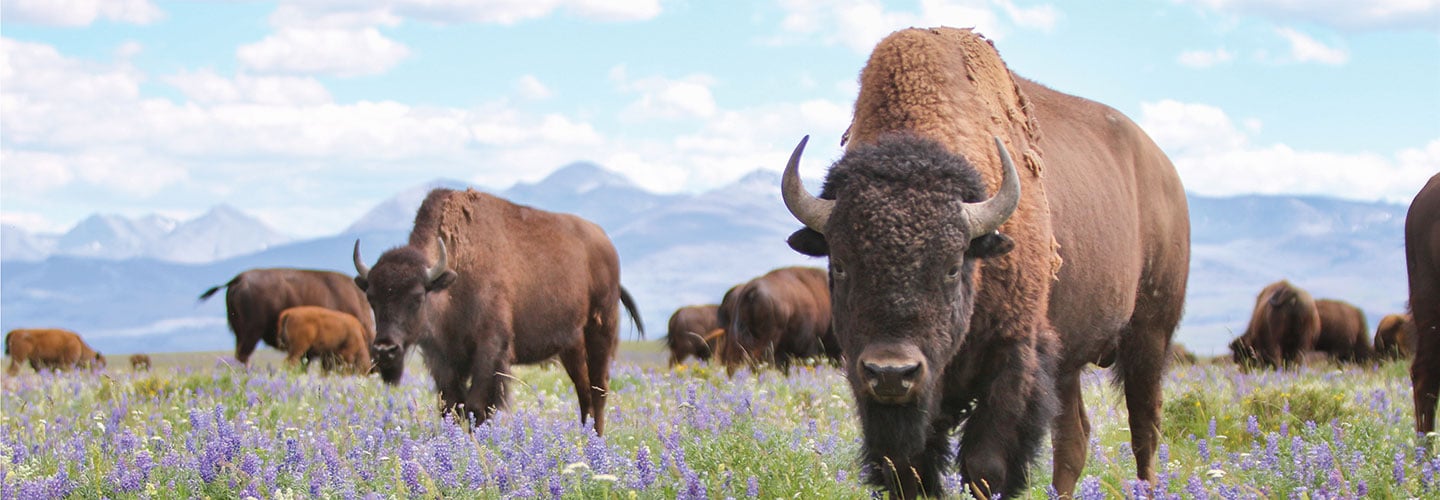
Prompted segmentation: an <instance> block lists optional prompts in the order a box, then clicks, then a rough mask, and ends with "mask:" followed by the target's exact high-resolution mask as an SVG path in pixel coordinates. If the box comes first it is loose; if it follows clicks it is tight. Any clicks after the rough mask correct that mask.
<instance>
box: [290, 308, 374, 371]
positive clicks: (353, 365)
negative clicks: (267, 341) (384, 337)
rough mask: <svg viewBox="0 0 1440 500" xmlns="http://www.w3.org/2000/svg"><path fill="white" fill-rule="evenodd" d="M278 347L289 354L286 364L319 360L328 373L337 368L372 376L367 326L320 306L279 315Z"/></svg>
mask: <svg viewBox="0 0 1440 500" xmlns="http://www.w3.org/2000/svg"><path fill="white" fill-rule="evenodd" d="M276 332H277V333H276V336H275V340H277V341H278V342H277V344H278V345H277V347H279V348H281V349H284V350H285V352H286V353H287V354H288V355H287V356H286V357H285V362H286V363H287V364H289V365H290V366H297V365H299V364H300V362H301V359H302V358H303V359H306V360H308V359H310V358H315V357H319V358H320V359H321V367H322V368H323V369H324V371H325V372H326V373H328V372H330V370H332V369H334V368H335V367H336V366H337V365H338V366H342V367H346V368H348V369H349V370H348V371H349V372H350V373H355V374H361V375H363V374H366V373H369V372H370V341H369V339H368V338H367V337H368V335H366V332H367V330H366V329H365V325H362V324H360V320H359V319H357V318H356V317H355V316H354V315H352V314H350V313H343V312H340V311H336V310H334V309H326V308H324V307H318V306H297V307H291V308H289V309H286V310H284V311H281V312H280V319H279V324H278V326H277V327H276Z"/></svg>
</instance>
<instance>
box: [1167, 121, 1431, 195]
mask: <svg viewBox="0 0 1440 500" xmlns="http://www.w3.org/2000/svg"><path fill="white" fill-rule="evenodd" d="M1246 121H1247V122H1252V123H1247V124H1246V125H1245V126H1244V127H1243V128H1244V129H1245V131H1241V129H1240V128H1237V127H1236V126H1235V123H1234V122H1233V121H1232V120H1231V118H1230V117H1229V116H1228V115H1227V114H1226V113H1225V112H1224V111H1223V110H1221V109H1219V108H1216V107H1214V106H1209V105H1204V104H1194V103H1181V102H1176V101H1170V100H1166V101H1160V102H1155V103H1144V104H1142V105H1141V118H1140V120H1139V123H1140V125H1141V127H1142V128H1144V129H1145V131H1146V132H1147V133H1148V134H1150V137H1151V138H1153V139H1155V142H1156V143H1158V144H1159V145H1160V147H1161V148H1162V149H1164V150H1165V152H1166V154H1168V155H1169V156H1170V160H1171V161H1172V162H1174V163H1175V168H1176V169H1177V170H1179V172H1180V179H1181V180H1182V181H1183V182H1184V183H1185V188H1186V189H1187V190H1190V191H1193V192H1197V193H1200V194H1206V195H1232V194H1243V193H1266V194H1281V193H1285V194H1322V195H1330V196H1340V197H1344V198H1351V199H1359V200H1377V199H1384V200H1387V201H1390V202H1396V203H1408V202H1409V200H1410V198H1411V197H1413V196H1414V195H1415V191H1416V190H1418V189H1419V186H1422V185H1424V183H1425V181H1426V180H1428V179H1429V178H1430V176H1431V175H1434V174H1435V168H1436V167H1435V166H1436V165H1440V138H1437V139H1435V140H1432V141H1430V142H1429V143H1428V144H1426V145H1425V146H1423V147H1420V148H1409V149H1404V150H1401V151H1397V152H1395V153H1394V154H1392V155H1390V156H1386V155H1381V154H1375V153H1335V152H1326V151H1301V150H1296V149H1294V148H1292V147H1290V146H1288V145H1285V144H1278V143H1277V144H1269V145H1257V144H1252V143H1251V140H1250V137H1251V135H1250V134H1253V133H1255V131H1256V130H1258V128H1259V124H1258V123H1253V122H1254V120H1246Z"/></svg>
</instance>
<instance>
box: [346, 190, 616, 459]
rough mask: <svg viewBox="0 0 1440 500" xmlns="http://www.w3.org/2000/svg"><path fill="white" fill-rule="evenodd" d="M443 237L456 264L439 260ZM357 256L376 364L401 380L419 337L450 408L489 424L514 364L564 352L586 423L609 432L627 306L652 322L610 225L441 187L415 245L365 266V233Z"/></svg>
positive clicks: (429, 200)
mask: <svg viewBox="0 0 1440 500" xmlns="http://www.w3.org/2000/svg"><path fill="white" fill-rule="evenodd" d="M437 239H438V240H443V241H444V244H445V247H444V248H445V249H446V255H447V256H448V263H449V264H448V269H447V268H438V263H433V264H432V262H433V261H432V257H431V256H437V257H435V258H438V255H439V251H440V250H439V246H438V245H437V244H436V241H437ZM354 257H355V265H356V270H357V271H359V273H360V276H359V277H357V278H356V280H355V282H356V284H357V285H359V286H360V288H361V289H364V290H366V294H367V297H368V299H369V301H370V304H371V305H372V306H373V307H374V308H375V315H376V323H377V326H378V330H377V332H376V336H375V342H374V343H375V351H376V364H377V368H378V369H379V371H380V372H381V375H382V377H383V378H384V379H385V380H386V381H387V382H389V383H396V382H398V381H399V378H400V376H401V374H402V371H403V369H404V357H405V356H404V354H405V352H406V350H407V349H409V348H410V347H411V346H419V347H420V351H421V354H423V355H424V358H425V364H426V366H427V367H429V369H430V375H431V376H432V377H433V378H434V379H435V388H436V390H438V391H439V392H440V398H441V400H442V406H441V411H442V412H445V413H449V412H451V411H455V410H457V409H460V407H461V406H462V405H463V410H464V412H465V413H466V414H467V416H468V417H469V418H471V419H473V421H474V422H476V423H478V422H482V421H484V420H485V419H486V418H488V417H489V415H490V413H491V412H492V411H493V410H495V409H498V408H501V407H503V406H504V405H505V404H506V402H507V396H506V391H505V387H506V382H507V381H506V380H505V378H507V377H509V374H510V365H511V363H520V364H532V363H538V362H540V361H543V360H545V359H547V358H550V357H552V356H556V355H559V357H560V363H561V364H562V365H564V366H565V371H566V373H567V374H568V375H569V376H570V380H571V382H573V383H574V384H575V393H576V398H577V399H578V400H579V403H580V421H581V422H582V423H583V422H585V421H586V419H587V417H590V418H594V421H595V431H596V433H599V434H603V433H604V430H605V401H606V398H607V397H608V395H609V383H610V363H611V361H612V360H613V359H614V355H615V348H616V346H617V343H618V342H619V333H618V332H619V327H620V315H619V305H620V303H621V302H624V304H625V307H626V308H627V309H629V311H630V316H631V319H633V320H634V321H635V324H636V326H637V327H638V328H639V329H640V331H641V333H642V334H643V333H644V326H643V325H642V324H641V322H640V319H639V313H638V312H637V311H636V309H635V304H634V301H633V300H632V299H631V298H630V295H629V294H628V293H626V292H625V290H624V289H623V288H621V287H620V264H619V257H618V256H616V254H615V247H614V246H613V245H612V244H611V243H610V238H608V237H607V236H605V232H604V231H603V230H601V229H600V226H597V225H595V224H594V223H591V222H589V221H586V220H584V219H581V218H579V217H576V216H573V215H567V214H558V213H553V212H546V211H543V210H538V209H535V208H531V207H527V206H523V205H516V204H514V203H510V202H509V201H506V200H504V199H501V198H498V197H495V196H492V195H489V194H485V193H481V192H479V191H474V190H468V191H453V190H449V189H436V190H434V191H431V192H430V194H429V196H427V197H426V198H425V201H424V202H423V203H422V204H421V205H420V210H419V212H418V213H417V214H416V215H415V228H414V230H413V231H411V233H410V243H409V245H406V246H403V247H400V248H395V249H391V250H389V251H387V252H385V253H384V254H383V255H381V256H380V259H379V261H377V262H376V264H375V267H374V268H373V269H368V270H367V269H364V268H363V267H364V264H363V262H362V261H361V259H360V246H359V242H356V246H355V255H354ZM432 266H433V267H436V269H432ZM431 274H434V276H431Z"/></svg>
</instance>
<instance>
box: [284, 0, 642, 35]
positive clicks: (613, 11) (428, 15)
mask: <svg viewBox="0 0 1440 500" xmlns="http://www.w3.org/2000/svg"><path fill="white" fill-rule="evenodd" d="M661 10H662V9H661V6H660V1H659V0H353V1H340V2H336V1H318V2H317V1H307V0H287V1H286V2H285V3H284V4H283V5H281V6H280V8H279V9H277V10H276V12H275V14H273V15H272V16H271V17H270V20H271V23H272V24H273V25H275V26H291V27H312V28H316V27H326V28H354V27H362V26H376V25H394V24H396V23H399V22H400V20H401V19H414V20H420V21H425V22H429V23H441V24H454V23H484V24H516V23H520V22H523V21H528V20H532V19H539V18H543V17H546V16H550V15H554V14H556V13H558V12H562V11H563V12H566V13H568V14H571V15H574V16H577V17H580V18H583V19H589V20H593V21H601V22H617V21H622V22H623V21H644V20H648V19H654V18H655V17H657V16H659V15H660V12H661Z"/></svg>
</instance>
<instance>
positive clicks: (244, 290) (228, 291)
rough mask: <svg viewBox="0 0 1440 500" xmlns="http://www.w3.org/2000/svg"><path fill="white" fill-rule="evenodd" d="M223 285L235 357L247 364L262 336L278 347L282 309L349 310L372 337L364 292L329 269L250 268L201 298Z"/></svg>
mask: <svg viewBox="0 0 1440 500" xmlns="http://www.w3.org/2000/svg"><path fill="white" fill-rule="evenodd" d="M221 286H223V287H224V288H225V312H226V315H227V319H228V320H229V322H230V330H231V331H233V332H235V359H237V360H239V361H240V362H241V363H245V364H249V363H250V354H251V353H253V352H255V344H256V343H257V342H260V341H261V340H264V341H265V344H266V345H269V346H271V347H279V344H278V343H277V340H276V338H275V333H276V330H275V328H276V325H279V320H280V311H284V310H286V309H289V308H291V307H296V306H320V307H324V308H329V309H334V310H336V311H341V312H345V313H349V314H351V315H353V316H355V317H356V318H359V319H360V323H361V324H363V325H365V332H366V339H367V340H373V339H374V338H375V333H374V332H375V323H374V321H373V320H372V319H371V315H370V304H369V303H367V302H365V294H363V293H361V292H360V291H359V290H356V289H355V284H354V281H352V280H351V279H350V277H349V276H345V275H344V274H340V273H337V272H332V271H312V270H304V269H251V270H249V271H245V272H242V273H240V274H238V275H236V276H235V278H234V279H231V280H230V282H229V283H226V284H224V285H220V286H215V287H211V288H210V289H209V290H206V291H205V293H203V294H200V300H205V299H209V298H210V296H211V295H215V292H216V291H219V290H220V288H221Z"/></svg>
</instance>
